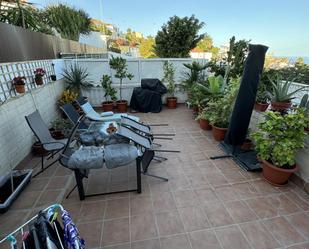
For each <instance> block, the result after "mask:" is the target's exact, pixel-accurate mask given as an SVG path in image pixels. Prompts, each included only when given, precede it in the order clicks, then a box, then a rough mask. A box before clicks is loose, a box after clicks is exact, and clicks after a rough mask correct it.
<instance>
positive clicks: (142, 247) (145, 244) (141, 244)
mask: <svg viewBox="0 0 309 249" xmlns="http://www.w3.org/2000/svg"><path fill="white" fill-rule="evenodd" d="M131 249H161V247H160V241H159V239H150V240H143V241H136V242H132V244H131Z"/></svg>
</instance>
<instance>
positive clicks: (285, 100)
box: [268, 75, 305, 111]
mask: <svg viewBox="0 0 309 249" xmlns="http://www.w3.org/2000/svg"><path fill="white" fill-rule="evenodd" d="M271 84H272V91H269V92H268V94H269V95H270V97H271V109H272V110H274V111H286V110H288V109H289V108H290V107H291V105H292V102H291V100H292V99H293V98H294V97H293V95H294V94H295V93H297V92H299V91H302V90H303V89H304V88H305V87H300V88H298V89H297V90H295V91H290V87H291V84H292V81H282V78H281V77H280V76H279V75H277V78H276V80H272V79H271Z"/></svg>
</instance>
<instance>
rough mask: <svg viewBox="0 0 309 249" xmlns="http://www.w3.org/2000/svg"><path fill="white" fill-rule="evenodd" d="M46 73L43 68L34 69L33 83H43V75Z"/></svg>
mask: <svg viewBox="0 0 309 249" xmlns="http://www.w3.org/2000/svg"><path fill="white" fill-rule="evenodd" d="M45 74H46V71H45V70H44V69H43V68H37V69H35V71H34V80H35V83H36V84H37V85H38V86H40V85H43V76H44V75H45Z"/></svg>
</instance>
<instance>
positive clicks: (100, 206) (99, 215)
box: [79, 201, 106, 222]
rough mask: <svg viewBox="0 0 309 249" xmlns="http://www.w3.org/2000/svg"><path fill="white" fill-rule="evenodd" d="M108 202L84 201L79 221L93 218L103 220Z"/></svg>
mask: <svg viewBox="0 0 309 249" xmlns="http://www.w3.org/2000/svg"><path fill="white" fill-rule="evenodd" d="M105 206H106V203H105V201H99V202H98V201H96V202H88V203H87V202H84V203H83V204H82V207H81V211H80V214H79V217H80V218H79V222H84V221H91V220H97V221H98V220H103V218H104V211H105Z"/></svg>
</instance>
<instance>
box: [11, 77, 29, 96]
mask: <svg viewBox="0 0 309 249" xmlns="http://www.w3.org/2000/svg"><path fill="white" fill-rule="evenodd" d="M25 80H26V77H24V76H18V77H15V78H14V79H13V81H12V85H13V86H14V87H15V90H16V92H17V93H24V92H25V91H26V90H25V84H26V83H25Z"/></svg>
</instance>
